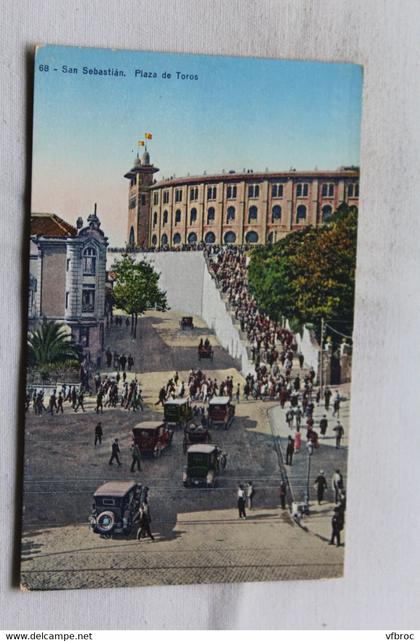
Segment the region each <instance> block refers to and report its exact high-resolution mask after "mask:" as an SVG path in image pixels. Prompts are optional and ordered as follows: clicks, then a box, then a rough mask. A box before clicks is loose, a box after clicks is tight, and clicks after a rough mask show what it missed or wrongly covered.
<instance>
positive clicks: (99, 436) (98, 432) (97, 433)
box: [95, 423, 103, 447]
mask: <svg viewBox="0 0 420 641" xmlns="http://www.w3.org/2000/svg"><path fill="white" fill-rule="evenodd" d="M102 436H103V430H102V423H97V424H96V427H95V447H96V443H99V445H102Z"/></svg>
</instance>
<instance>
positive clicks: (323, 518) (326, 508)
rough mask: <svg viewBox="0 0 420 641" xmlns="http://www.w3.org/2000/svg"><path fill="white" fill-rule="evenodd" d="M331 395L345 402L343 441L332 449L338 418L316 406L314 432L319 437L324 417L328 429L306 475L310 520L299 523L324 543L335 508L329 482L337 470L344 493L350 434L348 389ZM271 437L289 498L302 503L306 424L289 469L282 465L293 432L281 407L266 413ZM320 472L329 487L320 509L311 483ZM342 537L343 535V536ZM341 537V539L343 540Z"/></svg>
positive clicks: (288, 466)
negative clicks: (288, 487) (300, 443)
mask: <svg viewBox="0 0 420 641" xmlns="http://www.w3.org/2000/svg"><path fill="white" fill-rule="evenodd" d="M331 389H332V390H333V391H335V389H338V390H339V392H340V394H341V396H342V397H344V398H345V399H346V400H344V401H341V407H340V418H339V420H340V422H341V424H342V425H343V427H344V437H343V439H342V441H341V448H340V449H336V447H335V433H334V432H333V427H335V425H336V423H337V418H336V417H333V416H332V408H330V410H329V411H328V412H327V411H326V410H325V408H324V404H323V402H321V404H320V405H319V406H315V410H314V415H313V416H314V420H315V426H314V427H315V431H317V432H318V435H319V421H320V419H321V418H322V416H323V415H324V414H325V415H326V417H327V419H328V429H327V433H326V435H325V437H322V436H319V443H320V446H319V448H318V449H316V450H314V452H313V455H312V456H311V460H310V475H309V510H310V513H309V516H307V517H305V518H304V519H302V521H301V525H302V527H304V528H306V529H307V530H308V531H309V532H312V533H313V534H315V535H316V536H318V537H320V538H322V539H323V540H325V541H329V539H330V536H331V517H332V514H333V510H334V507H335V503H334V493H333V490H332V487H331V478H332V475H333V473H334V471H335V470H336V469H339V470H340V472H341V473H342V475H343V478H344V487H345V488H346V489H347V453H348V439H349V430H350V400H349V397H348V390H349V385H342V386H339V387H338V388H337V387H335V388H331ZM268 416H269V420H270V424H271V428H272V431H273V434H274V435H275V436H276V437H277V439H278V442H279V444H280V449H281V453H282V458H283V464H284V470H285V472H286V474H287V477H288V480H289V485H290V489H291V493H292V498H293V500H294V501H296V502H303V501H304V499H305V494H306V486H307V474H308V455H307V451H306V428H305V426H304V425H305V421H304V420H303V421H302V425H303V427H301V432H302V449H301V451H300V453H297V454H294V456H293V461H292V463H293V464H292V465H291V466H290V465H285V461H286V446H287V441H288V437H289V436H293V435H294V433H295V428H292V429H289V427H288V425H287V423H286V410H282V409H281V407H280V405H276V407H273V408H272V409H271V410H269V412H268ZM320 470H323V471H324V475H325V478H326V480H327V483H328V490H327V492H326V493H325V500H324V501H323V503H322V504H321V505H318V503H317V496H316V489H315V488H314V481H315V479H316V477H317V476H318V474H319V472H320ZM342 534H343V533H342ZM343 538H344V537H342V540H343Z"/></svg>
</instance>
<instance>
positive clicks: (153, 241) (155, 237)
mask: <svg viewBox="0 0 420 641" xmlns="http://www.w3.org/2000/svg"><path fill="white" fill-rule="evenodd" d="M156 243H157V236H156V234H153V236H152V245H156Z"/></svg>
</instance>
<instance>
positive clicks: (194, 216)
mask: <svg viewBox="0 0 420 641" xmlns="http://www.w3.org/2000/svg"><path fill="white" fill-rule="evenodd" d="M196 220H197V210H196V208H195V207H193V208H192V209H191V211H190V225H192V224H193V223H195V222H196Z"/></svg>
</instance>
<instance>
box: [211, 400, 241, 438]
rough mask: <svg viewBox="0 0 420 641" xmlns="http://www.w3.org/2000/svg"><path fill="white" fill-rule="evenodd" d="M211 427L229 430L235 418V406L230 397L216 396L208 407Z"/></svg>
mask: <svg viewBox="0 0 420 641" xmlns="http://www.w3.org/2000/svg"><path fill="white" fill-rule="evenodd" d="M208 416H209V418H208V424H209V427H216V428H223V429H225V430H227V429H229V427H230V426H231V424H232V422H233V418H234V416H235V406H234V405H233V404H232V403H231V401H230V398H229V397H228V396H214V397H213V398H212V399H210V401H209V407H208Z"/></svg>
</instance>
